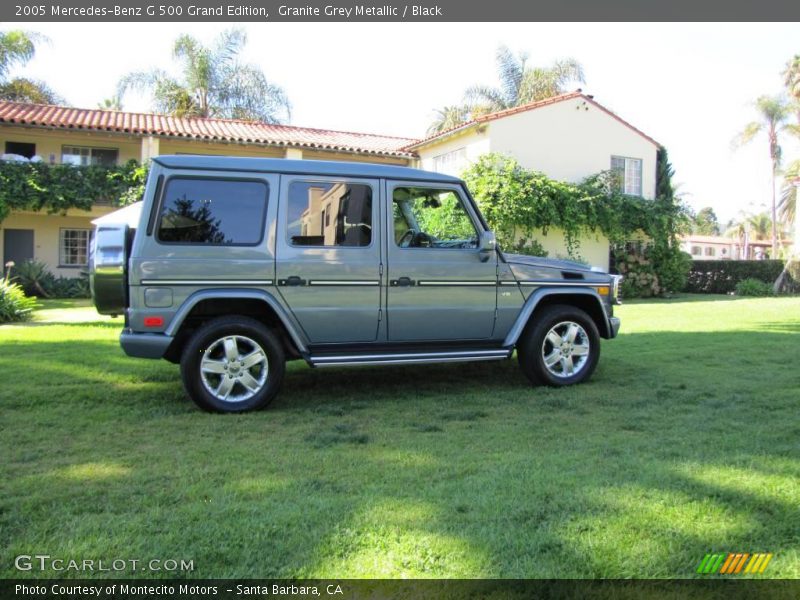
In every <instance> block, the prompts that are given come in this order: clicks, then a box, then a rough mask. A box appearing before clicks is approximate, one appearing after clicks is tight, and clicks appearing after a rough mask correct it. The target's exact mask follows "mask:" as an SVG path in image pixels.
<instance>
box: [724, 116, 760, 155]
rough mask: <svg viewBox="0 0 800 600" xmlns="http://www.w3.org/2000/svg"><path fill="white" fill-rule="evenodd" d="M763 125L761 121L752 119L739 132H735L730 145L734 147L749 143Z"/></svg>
mask: <svg viewBox="0 0 800 600" xmlns="http://www.w3.org/2000/svg"><path fill="white" fill-rule="evenodd" d="M763 129H764V126H763V125H762V124H761V123H758V122H756V121H752V122H751V123H748V124H747V125H745V126H744V129H743V130H742V132H741V133H739V134H737V135H736V137H734V138H733V140H732V141H731V147H732V148H734V149H736V148H740V147H741V146H744V145H745V144H749V143H750V142H752V141H753V138H755V137H756V136H757V135H758V134H759V133H760V132H761V131H762V130H763Z"/></svg>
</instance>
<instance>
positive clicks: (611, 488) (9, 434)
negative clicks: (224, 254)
mask: <svg viewBox="0 0 800 600" xmlns="http://www.w3.org/2000/svg"><path fill="white" fill-rule="evenodd" d="M47 310H49V311H51V312H49V313H48V312H45V311H47ZM90 310H91V309H88V308H85V306H84V307H80V306H79V307H78V308H74V309H70V308H69V306H67V305H63V304H62V305H52V304H49V303H45V306H44V311H43V312H40V313H39V315H38V317H37V318H38V319H39V320H37V322H35V323H32V324H29V325H24V326H16V325H15V326H7V325H6V326H2V327H0V428H2V437H0V444H1V445H0V452H2V457H3V459H2V461H0V465H1V466H0V548H1V549H2V550H1V552H2V562H1V563H0V565H2V566H0V569H2V571H0V576H3V577H15V576H20V575H23V576H24V575H25V574H24V573H23V574H20V573H18V572H16V571H15V570H14V569H13V563H12V561H13V557H14V556H17V555H19V554H34V553H46V554H50V555H52V556H54V557H63V558H79V559H82V558H94V559H107V560H110V559H113V558H125V559H141V560H149V559H152V558H159V559H162V560H163V559H186V560H193V561H194V567H195V570H194V572H193V573H191V574H186V575H185V576H192V577H248V576H249V577H447V578H450V577H466V578H473V577H504V578H515V577H691V576H693V575H694V570H695V568H696V566H697V564H698V563H699V562H700V560H701V558H702V557H703V555H705V554H706V553H708V552H729V551H730V552H773V553H774V555H775V557H774V559H773V560H772V562H771V564H770V565H769V568H768V570H767V572H766V574H765V575H764V576H772V577H795V578H796V577H800V509H799V508H798V507H800V417H799V415H800V413H799V412H798V409H800V370H798V367H797V364H798V362H797V361H798V358H800V298H780V299H777V298H768V299H753V300H749V299H730V298H725V297H684V298H677V299H673V300H669V301H651V302H640V303H631V304H630V305H626V306H622V307H620V308H619V309H618V314H619V315H620V316H621V317H622V323H623V329H622V333H621V335H620V337H619V338H618V339H617V340H614V341H611V342H604V344H603V357H602V358H601V361H600V366H599V368H598V370H597V372H596V374H595V376H594V379H593V380H592V382H591V383H589V384H588V385H583V386H578V387H574V388H570V389H560V390H551V389H533V388H530V387H529V386H528V385H527V384H526V381H525V380H524V379H523V376H522V375H521V373H520V372H519V371H518V369H517V366H516V362H515V361H513V362H512V361H508V362H501V363H477V364H462V365H444V366H413V367H391V368H387V367H384V368H359V369H346V368H343V369H340V370H312V369H309V368H308V367H306V366H305V365H303V364H300V363H294V364H292V365H291V366H290V368H289V370H288V372H287V377H286V381H285V383H284V389H283V392H282V394H281V395H280V396H279V397H278V399H277V400H276V401H275V403H274V404H273V405H272V406H271V407H270V408H269V409H267V410H266V411H263V412H260V413H255V414H247V415H210V414H205V413H203V412H200V411H199V410H197V409H196V408H195V406H194V405H193V404H192V403H191V402H190V401H189V400H187V399H186V398H185V397H184V394H183V390H182V388H181V385H180V383H179V378H178V369H177V367H176V366H173V365H170V364H168V363H166V362H161V361H158V362H156V361H145V360H135V359H129V358H126V357H125V356H124V355H123V353H122V351H121V350H120V349H119V347H118V344H117V334H118V329H119V327H120V325H119V320H116V321H112V320H110V319H105V318H102V319H101V318H100V317H97V318H96V320H95V322H88V323H87V322H77V323H74V322H73V323H71V322H70V321H71V320H72V319H71V318H70V315H75V317H76V320H77V321H85V320H86V318H91V313H90V312H87V311H90ZM87 314H88V315H89V317H87ZM33 574H34V573H28V575H33ZM68 574H69V575H72V576H76V575H75V574H74V573H71V574H70V573H68ZM45 575H47V576H55V573H53V572H48V573H45ZM134 575H136V576H143V575H146V576H154V575H155V576H158V575H163V576H166V575H167V574H165V573H134Z"/></svg>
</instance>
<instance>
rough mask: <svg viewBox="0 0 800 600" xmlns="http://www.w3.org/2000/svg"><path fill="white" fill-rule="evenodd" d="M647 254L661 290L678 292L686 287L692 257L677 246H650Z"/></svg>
mask: <svg viewBox="0 0 800 600" xmlns="http://www.w3.org/2000/svg"><path fill="white" fill-rule="evenodd" d="M647 256H648V258H649V259H650V261H651V262H652V263H653V269H654V270H655V273H656V275H657V276H658V283H659V286H660V287H661V291H662V292H680V291H681V290H682V289H683V288H684V287H686V281H687V280H688V278H689V271H690V270H691V268H692V257H691V255H690V254H687V253H686V252H683V251H682V250H681V249H680V248H679V247H678V246H670V247H667V248H651V249H649V250H648V252H647Z"/></svg>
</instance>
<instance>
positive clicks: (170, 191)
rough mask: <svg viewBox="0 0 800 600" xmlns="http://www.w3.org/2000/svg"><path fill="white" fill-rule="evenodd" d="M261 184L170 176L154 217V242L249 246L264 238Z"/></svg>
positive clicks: (263, 187)
mask: <svg viewBox="0 0 800 600" xmlns="http://www.w3.org/2000/svg"><path fill="white" fill-rule="evenodd" d="M268 191H269V190H268V187H267V184H266V183H265V182H264V181H255V180H234V179H207V178H189V177H185V178H184V177H173V178H171V179H170V180H169V181H168V182H167V186H166V189H165V190H164V195H163V199H162V201H161V209H160V211H159V215H158V233H157V238H158V241H160V242H162V243H167V244H198V245H206V246H253V245H256V244H258V243H260V242H261V239H262V238H263V235H264V224H265V220H266V219H265V215H266V209H267V195H268Z"/></svg>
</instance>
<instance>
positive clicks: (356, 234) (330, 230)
mask: <svg viewBox="0 0 800 600" xmlns="http://www.w3.org/2000/svg"><path fill="white" fill-rule="evenodd" d="M287 238H288V240H289V243H290V244H291V245H292V246H317V247H320V246H321V247H335V246H349V247H356V248H358V247H364V246H369V245H370V244H371V243H372V188H371V187H370V186H368V185H364V184H361V183H337V182H326V181H293V182H292V183H290V184H289V203H288V231H287Z"/></svg>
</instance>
